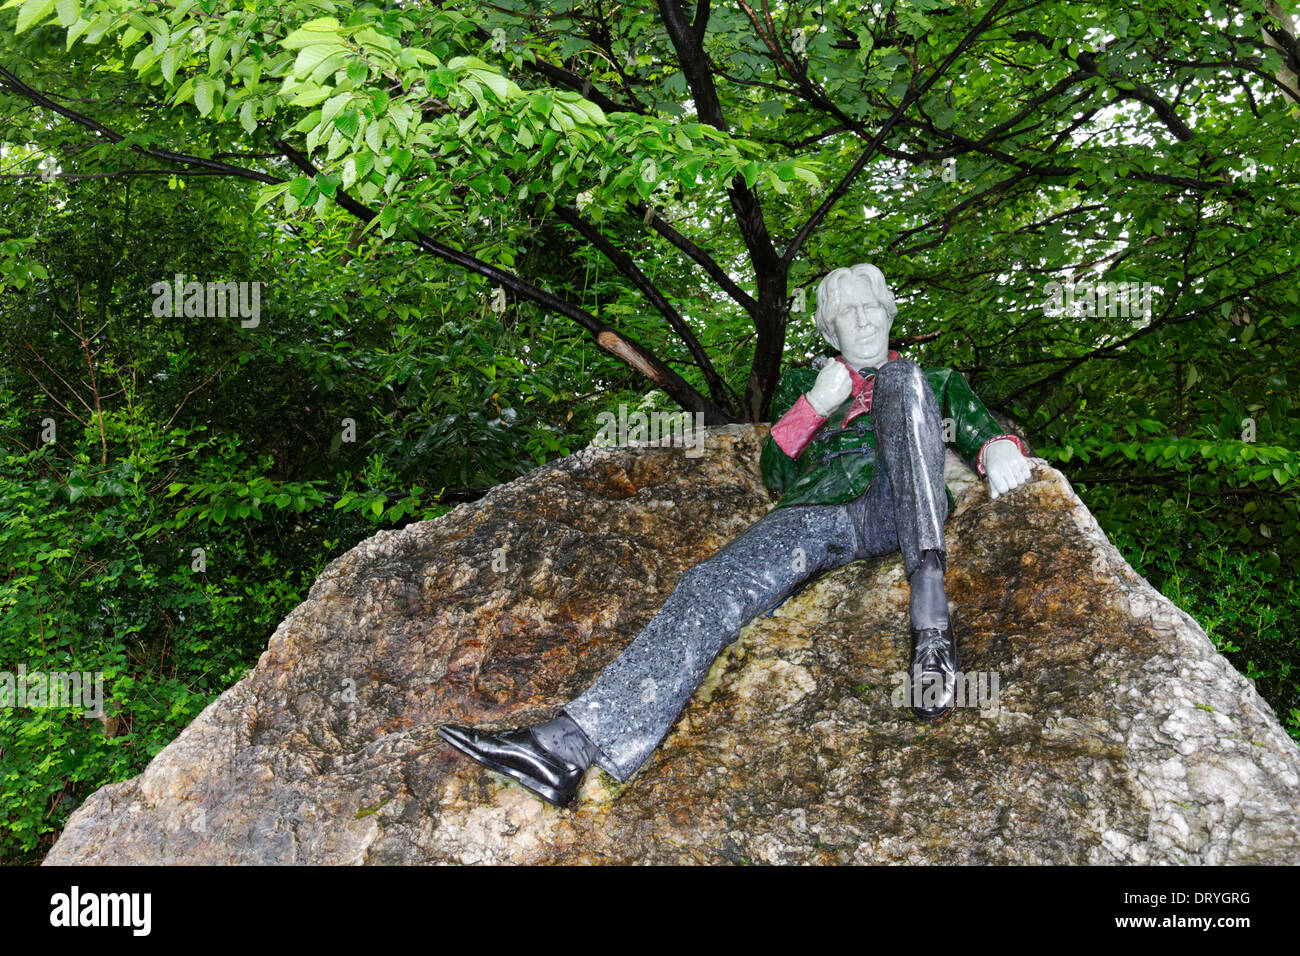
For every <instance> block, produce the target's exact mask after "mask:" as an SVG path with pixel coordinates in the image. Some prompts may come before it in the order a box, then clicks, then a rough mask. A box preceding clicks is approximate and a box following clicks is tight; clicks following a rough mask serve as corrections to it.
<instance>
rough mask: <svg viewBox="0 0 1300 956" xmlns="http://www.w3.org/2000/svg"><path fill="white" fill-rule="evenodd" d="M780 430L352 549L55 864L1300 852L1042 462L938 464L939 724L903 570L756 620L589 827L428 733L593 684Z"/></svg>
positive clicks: (1227, 683)
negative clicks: (949, 700) (998, 477)
mask: <svg viewBox="0 0 1300 956" xmlns="http://www.w3.org/2000/svg"><path fill="white" fill-rule="evenodd" d="M765 434H766V429H765V428H764V427H762V426H745V427H741V426H732V427H727V428H721V429H711V430H709V432H708V434H707V440H706V444H705V454H704V455H702V456H701V457H690V456H688V455H686V454H684V453H683V450H682V449H680V448H676V449H675V448H637V449H626V448H622V449H588V450H586V451H584V452H581V453H579V454H576V455H573V456H570V457H569V458H566V459H564V460H562V461H558V462H555V463H554V464H551V465H547V466H545V467H542V468H539V469H537V470H536V471H534V472H532V473H530V474H528V475H526V476H524V477H523V478H520V479H519V480H517V481H515V482H512V483H510V484H508V485H504V486H502V487H499V488H497V489H494V490H493V491H492V492H491V493H490V494H488V495H487V496H486V497H485V498H483V499H482V500H480V501H477V502H474V503H472V504H467V505H462V506H461V507H459V508H457V509H456V510H455V511H453V512H451V513H450V514H448V515H446V516H444V517H442V518H439V519H437V520H435V521H425V522H421V523H418V524H413V525H410V526H409V527H406V528H403V529H402V530H400V531H385V532H381V533H380V534H377V535H375V536H374V537H373V538H370V539H369V540H367V541H364V542H362V543H361V544H359V545H358V546H357V547H355V548H353V549H352V550H351V551H349V552H348V553H347V554H345V555H343V556H342V557H340V558H339V559H337V560H336V561H334V562H333V563H332V564H331V565H330V566H329V567H328V568H327V569H326V570H325V572H324V573H323V574H322V575H321V577H320V579H319V580H318V581H317V582H316V584H315V586H314V587H313V588H312V590H311V594H310V596H309V597H308V599H307V601H306V602H304V603H303V604H302V605H301V606H300V607H298V608H297V609H296V610H294V611H293V613H291V614H290V615H289V616H288V617H287V618H286V619H285V620H284V622H283V623H282V624H281V625H280V627H279V628H278V629H277V630H276V632H275V634H274V635H273V636H272V638H271V641H270V644H269V645H268V647H267V649H266V652H265V653H264V654H263V655H262V658H261V660H260V661H259V662H258V665H257V667H256V668H255V669H253V670H252V671H251V672H250V673H249V674H248V675H247V676H246V677H245V678H244V679H243V680H241V681H240V682H239V683H238V684H236V685H235V686H234V687H231V688H230V689H229V690H227V691H226V692H225V693H223V694H222V695H221V696H220V697H218V698H217V699H216V700H215V701H213V703H212V704H211V705H210V706H209V707H208V708H207V709H205V710H204V711H203V713H202V714H200V715H199V717H198V718H196V719H195V721H194V722H193V723H192V724H191V725H190V726H189V727H188V728H187V729H186V730H185V731H184V733H182V734H181V735H180V736H179V737H178V738H177V739H176V740H175V741H173V742H172V743H171V745H170V746H168V747H167V748H166V749H165V750H163V751H162V752H161V753H160V754H159V755H158V756H157V757H156V758H155V759H154V760H153V761H152V763H150V764H149V766H148V767H147V768H146V769H145V771H144V772H143V773H142V774H140V775H139V776H138V777H134V778H132V779H130V780H126V781H123V782H121V783H115V784H110V785H108V786H105V787H103V788H101V789H100V790H99V791H97V792H96V793H95V794H93V795H92V796H91V797H90V799H88V800H87V801H86V803H85V804H84V805H83V806H82V807H81V808H80V809H78V810H77V812H76V813H75V814H73V816H72V818H71V819H70V820H69V822H68V825H67V827H66V828H65V830H64V831H63V834H62V836H61V838H60V839H59V841H58V843H57V844H56V845H55V846H54V848H53V849H52V850H51V851H50V853H49V855H48V856H47V857H46V863H173V862H174V863H435V862H464V863H476V862H527V863H562V862H563V863H568V862H609V863H628V862H640V863H651V862H656V863H668V862H708V863H718V862H769V863H802V862H816V863H834V862H840V863H881V862H906V863H920V862H942V863H1297V862H1300V750H1297V747H1296V745H1295V743H1294V742H1293V741H1292V740H1291V739H1290V738H1289V737H1288V736H1287V735H1286V733H1285V732H1284V731H1283V730H1282V728H1281V727H1280V726H1279V724H1278V722H1277V720H1276V718H1275V716H1274V714H1273V712H1272V710H1271V709H1270V708H1269V706H1268V704H1267V703H1265V702H1264V701H1263V700H1262V699H1261V698H1260V697H1259V695H1258V694H1257V693H1256V691H1255V688H1254V686H1253V685H1252V684H1251V682H1250V681H1248V680H1246V679H1245V678H1244V677H1242V676H1241V675H1240V674H1239V673H1237V672H1236V671H1235V670H1234V669H1233V668H1232V666H1231V665H1230V664H1229V663H1228V662H1227V660H1225V659H1224V658H1223V657H1222V656H1220V655H1219V654H1218V653H1217V652H1216V651H1215V649H1214V647H1213V645H1212V644H1211V643H1210V641H1209V640H1208V639H1207V638H1206V636H1205V633H1204V632H1203V631H1202V630H1201V628H1200V627H1198V626H1197V624H1196V622H1195V621H1193V620H1192V619H1191V618H1190V617H1189V616H1188V615H1187V614H1185V613H1183V612H1182V611H1180V610H1179V609H1178V608H1176V607H1175V606H1174V605H1173V604H1171V603H1170V602H1169V601H1168V600H1166V599H1165V598H1164V597H1162V596H1161V595H1160V594H1159V593H1158V592H1156V591H1155V590H1154V589H1153V588H1152V587H1151V586H1150V585H1149V584H1148V583H1147V582H1146V581H1145V580H1144V579H1143V578H1142V577H1140V576H1139V575H1137V574H1136V573H1135V572H1134V571H1133V570H1132V568H1130V567H1129V565H1128V564H1127V563H1126V562H1125V561H1124V560H1123V558H1121V556H1120V555H1119V553H1118V552H1117V551H1116V549H1115V548H1114V546H1113V545H1111V544H1110V543H1109V542H1108V541H1107V540H1106V537H1105V535H1104V534H1103V533H1102V532H1101V530H1100V529H1099V527H1098V526H1097V523H1096V521H1095V520H1094V519H1093V517H1092V516H1091V515H1090V514H1089V513H1088V511H1087V509H1086V508H1085V507H1084V505H1083V504H1082V502H1080V500H1079V499H1078V497H1076V496H1075V494H1074V492H1073V491H1072V490H1071V488H1070V485H1069V482H1067V481H1066V479H1065V478H1064V477H1063V476H1062V475H1061V474H1060V473H1059V472H1057V471H1055V470H1053V469H1052V468H1050V467H1048V466H1046V464H1045V463H1043V462H1041V461H1036V462H1035V473H1034V478H1033V480H1032V481H1031V482H1030V483H1029V484H1027V485H1025V486H1022V487H1021V488H1019V489H1017V490H1016V491H1015V492H1013V493H1012V494H1010V495H1008V496H1006V497H1003V498H1000V499H998V500H996V501H991V500H990V499H989V497H988V492H987V487H986V485H985V484H984V483H983V482H981V481H979V480H977V479H975V477H974V476H973V475H972V474H971V473H970V472H969V471H968V470H966V469H965V467H964V466H962V465H961V464H960V463H958V462H957V461H956V460H955V459H952V460H950V463H949V476H950V481H951V484H952V486H953V488H954V493H955V494H956V496H957V500H958V506H957V509H956V511H955V512H954V513H953V516H952V517H951V519H950V520H949V523H948V526H947V529H948V545H949V559H948V575H947V581H948V591H949V596H950V598H951V601H952V607H953V612H954V619H955V621H956V623H957V626H958V628H959V639H960V642H961V663H962V666H963V669H964V670H965V671H966V672H967V673H968V674H972V673H973V674H974V675H975V679H974V680H973V681H970V680H969V679H968V684H967V685H966V686H967V687H971V688H977V689H978V690H979V691H980V692H981V693H975V691H974V689H972V692H971V693H970V694H969V695H968V699H967V702H968V703H970V704H973V705H975V706H968V707H963V708H959V709H958V710H957V711H956V712H955V713H954V714H953V715H952V716H951V717H949V718H948V719H947V720H945V721H942V722H940V723H938V724H933V725H925V724H921V723H918V722H917V721H916V720H914V719H913V718H912V716H911V713H910V710H909V709H908V708H907V707H906V706H903V705H902V703H903V702H902V701H900V700H899V699H898V693H897V687H898V685H899V681H898V678H897V676H896V675H898V674H899V673H900V672H902V671H903V670H904V669H905V668H906V666H907V660H908V651H909V647H908V624H907V590H906V582H905V581H904V579H903V574H902V567H901V561H900V559H899V558H898V556H896V555H895V556H892V557H888V558H883V559H880V560H875V561H867V562H857V563H854V564H851V565H848V566H847V567H844V568H841V569H840V570H838V571H835V572H832V573H830V574H828V575H825V576H824V577H822V578H821V579H820V580H818V581H816V582H814V583H813V584H812V585H810V586H809V587H807V588H805V589H804V590H803V591H802V592H800V593H799V594H798V595H796V596H795V597H794V598H792V599H791V600H789V601H787V602H786V603H785V604H783V605H782V606H781V607H779V608H778V609H776V611H775V612H774V613H773V614H771V615H770V616H766V617H762V618H760V619H758V620H757V621H755V622H754V623H753V624H751V625H750V626H749V627H748V628H746V629H745V631H744V632H742V634H741V636H740V638H739V640H737V641H736V642H735V643H734V644H733V645H731V646H730V647H729V648H727V649H726V650H725V651H724V652H723V653H722V654H721V656H720V657H719V658H718V660H717V661H716V662H715V664H714V667H713V670H712V671H711V673H710V674H709V676H708V678H707V680H706V682H705V684H704V685H703V686H702V687H701V688H700V689H699V691H698V692H697V693H696V695H695V696H694V698H693V699H692V700H691V702H690V703H689V704H688V705H687V707H686V709H685V711H684V712H683V714H682V716H681V718H680V719H679V720H678V722H677V724H676V725H675V727H674V729H673V731H672V732H671V734H670V735H669V737H668V738H667V740H666V741H665V742H664V744H663V746H662V747H661V748H660V749H659V750H658V751H657V752H656V753H655V754H654V755H653V756H652V757H651V758H650V760H649V761H648V762H647V763H646V764H645V765H644V766H643V767H642V768H641V770H640V771H639V772H638V773H637V775H636V776H634V777H633V778H632V779H631V780H630V781H629V782H628V783H626V784H623V785H620V784H618V783H617V782H616V781H615V780H614V779H613V778H612V777H610V776H608V775H607V774H605V773H604V772H603V771H600V770H596V769H593V770H592V771H591V772H590V773H589V774H588V775H587V778H586V781H585V783H584V785H583V789H582V792H581V794H580V800H581V803H580V804H578V805H577V806H576V809H574V810H558V809H556V808H554V807H551V806H549V805H547V804H545V803H543V802H542V801H540V800H539V799H537V798H535V797H533V796H532V795H531V794H529V793H528V792H527V791H526V790H524V789H523V788H521V787H519V786H517V785H515V784H513V783H506V782H505V781H504V780H503V778H501V777H498V776H496V775H495V774H493V773H490V772H488V771H487V770H485V769H483V768H482V767H480V766H479V765H478V764H476V763H474V762H472V761H470V760H467V759H466V758H464V757H462V756H460V755H459V754H458V753H457V752H455V751H454V750H452V749H451V748H450V747H449V746H447V745H446V744H444V743H443V742H442V741H441V740H440V739H439V738H438V737H437V736H435V730H436V728H437V727H438V726H439V725H440V724H442V723H444V722H447V721H455V722H463V723H469V724H475V725H487V726H496V727H512V726H518V725H520V724H524V723H530V722H534V721H537V720H539V719H541V718H544V717H548V716H550V715H551V714H552V713H553V712H554V710H555V709H556V708H557V707H558V706H559V705H561V704H562V703H564V702H565V701H567V700H569V699H570V698H572V697H574V696H575V695H577V694H578V693H579V692H580V691H582V690H583V689H584V688H585V687H586V686H587V685H588V684H589V683H590V682H591V681H592V680H593V679H594V678H595V676H596V675H597V674H598V673H599V671H600V670H601V668H602V667H603V666H604V665H605V664H606V663H607V662H609V661H610V660H611V659H612V658H613V657H615V656H616V655H617V654H618V652H619V650H620V649H621V648H622V647H623V646H625V645H626V644H627V643H628V642H629V641H631V639H632V638H633V637H634V636H635V635H636V634H637V632H638V631H639V630H640V628H641V627H642V626H643V625H644V624H645V623H646V622H647V621H648V620H649V619H650V618H651V617H652V616H653V614H654V613H655V611H656V610H657V609H658V607H659V605H660V603H661V602H662V601H663V599H664V598H665V597H666V596H667V594H668V593H669V592H670V591H671V589H672V587H673V586H674V584H675V583H676V581H677V579H678V577H679V576H680V575H681V574H682V572H684V571H685V570H686V569H687V568H688V567H690V566H691V565H692V564H694V563H696V562H698V561H699V560H701V559H703V558H705V557H707V556H708V555H709V554H711V553H712V552H714V551H715V550H716V549H717V548H719V547H720V546H721V545H723V544H724V543H725V542H726V541H728V540H729V539H731V538H732V537H734V536H735V535H736V534H738V533H739V532H740V531H741V530H742V529H744V528H745V527H746V526H748V525H749V524H750V523H752V522H753V521H754V520H756V519H757V518H759V517H760V516H761V515H763V514H764V512H765V511H766V510H767V508H769V507H770V504H771V502H770V500H769V497H768V495H767V493H766V491H765V489H764V488H763V485H762V482H761V480H760V477H759V473H758V468H757V461H758V454H759V449H760V446H761V442H762V439H763V437H764V435H765ZM995 679H996V683H994V680H995Z"/></svg>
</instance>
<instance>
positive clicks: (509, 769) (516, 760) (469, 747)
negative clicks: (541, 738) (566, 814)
mask: <svg viewBox="0 0 1300 956" xmlns="http://www.w3.org/2000/svg"><path fill="white" fill-rule="evenodd" d="M438 736H439V737H441V738H442V739H443V740H445V741H447V743H449V744H451V745H452V746H453V747H455V748H456V749H457V750H459V751H460V752H461V753H463V754H465V755H466V756H467V757H473V758H474V759H475V760H477V761H478V762H479V763H481V764H483V766H485V767H487V768H489V769H490V770H495V771H496V772H497V773H503V774H505V775H506V776H507V777H513V778H514V779H515V780H518V781H519V782H520V783H522V784H523V785H524V786H525V787H527V788H528V789H529V790H531V791H533V793H535V794H537V795H538V796H539V797H541V798H542V799H543V800H545V801H546V802H547V803H551V804H554V805H555V806H557V807H563V806H567V805H568V804H570V803H572V802H573V798H574V796H575V795H576V794H577V792H578V785H579V784H580V783H582V777H583V774H585V773H586V772H587V768H586V767H581V766H579V765H577V764H575V763H570V762H569V761H567V760H564V759H562V758H560V757H559V756H557V755H556V754H553V753H552V752H551V751H549V750H547V749H546V748H545V747H543V746H542V745H541V744H540V743H538V741H537V738H536V737H535V736H534V735H533V732H532V729H531V728H529V727H524V728H521V729H520V730H506V731H501V732H499V733H492V732H489V731H484V730H475V729H473V728H472V727H456V726H454V725H452V724H447V725H446V726H443V727H440V728H438Z"/></svg>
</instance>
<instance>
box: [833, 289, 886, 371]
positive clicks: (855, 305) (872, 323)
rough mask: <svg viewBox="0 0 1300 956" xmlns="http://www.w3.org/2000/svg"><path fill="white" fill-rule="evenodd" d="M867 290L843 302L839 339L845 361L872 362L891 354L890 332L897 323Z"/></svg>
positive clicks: (857, 291)
mask: <svg viewBox="0 0 1300 956" xmlns="http://www.w3.org/2000/svg"><path fill="white" fill-rule="evenodd" d="M865 292H866V290H865V289H853V290H852V291H851V292H849V293H847V294H846V295H845V296H844V298H843V299H841V300H840V302H839V311H838V312H837V313H836V315H835V335H836V337H837V338H838V339H839V340H840V341H839V348H840V352H841V354H843V355H844V357H845V358H850V357H858V358H870V357H872V356H877V355H883V354H885V353H886V352H888V351H889V329H890V327H891V326H892V325H893V321H892V320H891V319H890V318H889V313H888V312H887V311H885V307H884V306H882V305H878V304H877V303H876V302H875V300H874V299H872V298H871V296H870V295H867V294H865Z"/></svg>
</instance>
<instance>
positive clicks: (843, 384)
mask: <svg viewBox="0 0 1300 956" xmlns="http://www.w3.org/2000/svg"><path fill="white" fill-rule="evenodd" d="M851 394H853V378H852V376H850V375H849V370H848V369H847V368H846V367H845V365H844V363H843V362H827V363H826V367H825V368H823V369H822V370H821V371H820V372H819V373H818V374H817V381H816V382H814V383H813V387H812V388H811V389H810V390H809V391H808V396H807V398H808V404H809V405H811V406H812V407H813V411H815V412H816V413H817V414H818V415H820V416H822V418H825V417H826V416H827V415H829V414H830V413H831V412H832V411H834V410H835V407H836V406H837V405H839V403H840V402H842V401H844V400H845V399H846V398H848V397H849V396H850V395H851Z"/></svg>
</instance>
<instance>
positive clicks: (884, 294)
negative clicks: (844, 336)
mask: <svg viewBox="0 0 1300 956" xmlns="http://www.w3.org/2000/svg"><path fill="white" fill-rule="evenodd" d="M855 289H856V290H857V291H858V293H859V294H860V295H861V296H862V298H863V299H864V300H866V302H867V304H868V305H878V306H882V307H883V308H884V310H885V314H886V315H888V316H889V321H890V322H893V321H894V316H896V315H898V306H896V305H895V304H894V293H892V292H890V291H889V286H887V285H885V274H884V273H883V272H881V271H880V270H879V269H877V268H876V267H875V266H873V265H870V264H868V263H866V262H860V263H858V264H857V265H856V266H846V267H844V268H842V269H832V270H831V271H830V272H828V273H827V274H826V278H824V279H822V281H821V284H819V285H818V286H817V312H816V313H815V314H814V316H813V321H814V322H816V323H817V331H818V332H820V333H821V334H822V338H824V339H825V340H826V341H827V342H829V343H830V344H831V347H832V348H839V347H840V342H839V336H838V335H836V334H835V316H836V315H837V314H838V313H839V309H840V303H841V302H842V301H843V300H844V296H845V294H846V293H849V292H852V291H853V290H855Z"/></svg>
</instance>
